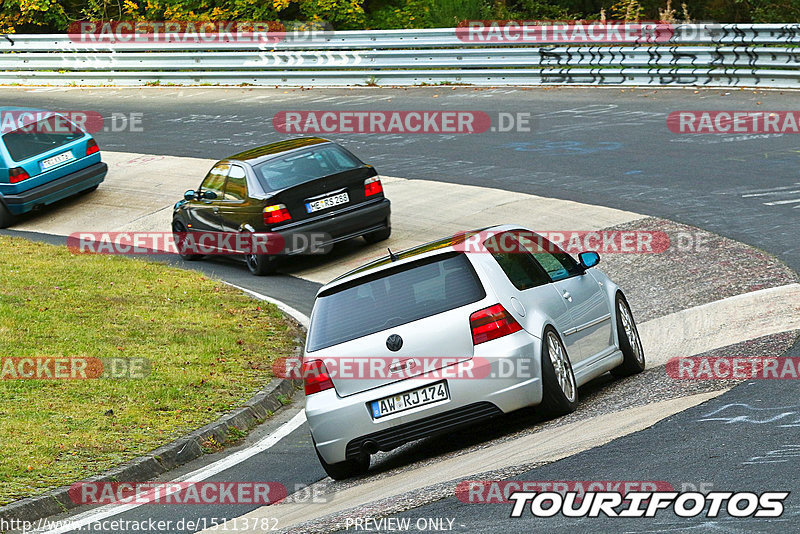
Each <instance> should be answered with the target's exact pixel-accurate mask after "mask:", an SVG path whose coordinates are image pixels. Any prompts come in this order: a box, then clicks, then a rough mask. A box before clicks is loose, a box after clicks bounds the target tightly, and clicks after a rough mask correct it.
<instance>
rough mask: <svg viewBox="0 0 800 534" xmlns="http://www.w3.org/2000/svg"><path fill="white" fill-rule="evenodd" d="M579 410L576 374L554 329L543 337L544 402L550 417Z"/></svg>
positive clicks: (550, 328)
mask: <svg viewBox="0 0 800 534" xmlns="http://www.w3.org/2000/svg"><path fill="white" fill-rule="evenodd" d="M577 408H578V383H577V382H576V381H575V374H574V373H573V372H572V363H570V361H569V356H568V355H567V349H566V348H565V347H564V343H563V342H562V341H561V338H560V337H559V336H558V333H557V332H556V331H555V329H554V328H553V327H550V326H548V327H547V328H545V330H544V335H543V336H542V403H541V404H540V405H539V409H540V410H541V412H542V413H544V414H545V415H546V416H547V417H558V416H561V415H566V414H568V413H572V412H574V411H575V410H576V409H577Z"/></svg>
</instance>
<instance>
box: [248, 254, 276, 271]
mask: <svg viewBox="0 0 800 534" xmlns="http://www.w3.org/2000/svg"><path fill="white" fill-rule="evenodd" d="M245 263H246V264H247V268H248V269H250V272H251V273H253V274H254V275H256V276H265V275H269V274H275V272H276V271H277V270H278V262H277V258H276V257H275V256H272V255H269V254H247V255H246V256H245Z"/></svg>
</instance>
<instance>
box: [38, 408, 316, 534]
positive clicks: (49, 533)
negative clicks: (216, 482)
mask: <svg viewBox="0 0 800 534" xmlns="http://www.w3.org/2000/svg"><path fill="white" fill-rule="evenodd" d="M305 421H306V412H305V410H300V411H299V412H297V414H296V415H295V416H294V417H292V418H291V419H290V420H289V421H287V422H286V423H284V424H283V425H281V426H280V427H279V428H278V429H277V430H275V432H273V433H272V434H270V435H268V436H266V437H264V438H262V439H261V440H260V441H258V442H257V443H255V444H254V445H251V446H250V447H248V448H246V449H242V450H240V451H236V452H235V453H233V454H231V455H230V456H226V457H225V458H222V459H220V460H217V461H216V462H214V463H212V464H209V465H207V466H205V467H201V468H200V469H197V470H196V471H192V472H191V473H188V474H186V475H183V476H181V477H178V478H176V479H174V480H172V481H171V482H200V481H201V480H206V479H207V478H210V477H212V476H214V475H216V474H218V473H221V472H223V471H225V470H227V469H230V468H231V467H233V466H235V465H237V464H240V463H242V462H244V461H245V460H247V459H248V458H250V457H252V456H255V455H256V454H259V453H261V452H264V451H266V450H267V449H269V448H270V447H272V446H274V445H275V444H276V443H278V442H279V441H280V440H282V439H283V438H285V437H286V436H288V435H289V434H291V433H292V432H293V431H294V430H296V429H297V428H299V427H300V425H302V424H303V423H305ZM139 506H142V504H110V505H106V506H102V507H100V508H97V509H94V510H89V511H87V512H83V513H81V514H78V515H75V516H72V517H69V518H68V521H69V522H68V523H67V524H66V525H65V526H61V527H59V528H54V529H50V530H37V531H35V532H39V533H41V534H60V533H62V532H70V531H72V530H76V529H79V528H81V527H85V526H86V525H91V524H92V523H95V522H97V521H102V520H103V519H106V518H108V517H112V516H115V515H119V514H121V513H123V512H127V511H128V510H133V509H134V508H138V507H139ZM64 521H67V519H65V520H64Z"/></svg>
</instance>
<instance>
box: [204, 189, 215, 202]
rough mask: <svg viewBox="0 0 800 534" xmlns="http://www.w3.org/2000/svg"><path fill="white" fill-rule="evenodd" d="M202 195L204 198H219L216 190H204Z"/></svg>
mask: <svg viewBox="0 0 800 534" xmlns="http://www.w3.org/2000/svg"><path fill="white" fill-rule="evenodd" d="M201 197H202V198H203V199H204V200H215V199H216V198H217V194H216V193H215V192H214V191H203V192H202V193H201Z"/></svg>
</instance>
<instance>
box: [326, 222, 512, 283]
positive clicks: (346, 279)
mask: <svg viewBox="0 0 800 534" xmlns="http://www.w3.org/2000/svg"><path fill="white" fill-rule="evenodd" d="M522 228H523V227H522V226H521V225H518V224H498V225H495V226H488V227H484V228H478V229H475V230H468V231H465V232H459V233H458V234H471V233H478V232H497V231H505V230H513V229H522ZM458 234H454V235H458ZM437 241H441V239H439V240H433V241H429V242H428V243H424V244H422V245H417V246H415V247H411V248H408V249H404V250H401V251H398V252H394V251H393V252H392V253H393V254H396V255H402V254H404V253H408V252H409V251H413V250H414V249H416V248H424V247H425V246H427V245H431V244H434V243H436V242H437ZM454 251H456V252H463V251H460V250H458V249H456V247H455V243H454V244H452V245H446V246H441V247H438V248H436V249H433V250H427V251H422V252H419V253H417V254H413V255H410V256H408V257H405V258H401V259H398V260H396V261H387V260H389V255H388V254H387V255H385V256H381V257H380V258H376V259H374V260H372V261H370V262H367V263H365V264H363V265H360V266H359V267H356V268H355V269H352V270H350V271H347V272H346V273H344V274H341V275H339V276H337V277H336V278H334V279H333V280H331V281H330V282H328V283H327V284H325V285H323V286H322V287H320V288H319V291H317V295H319V294H320V293H322V292H323V291H328V290H329V289H332V288H335V287H337V286H340V285H342V284H347V283H350V282H352V281H354V280H358V279H359V278H362V277H365V276H370V275H373V274H375V273H378V272H381V271H384V270H386V269H391V268H393V267H397V266H399V265H405V264H408V263H413V262H415V261H419V260H422V259H425V258H430V257H432V256H436V255H438V254H447V253H448V252H454ZM373 264H374V267H370V265H373Z"/></svg>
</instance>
